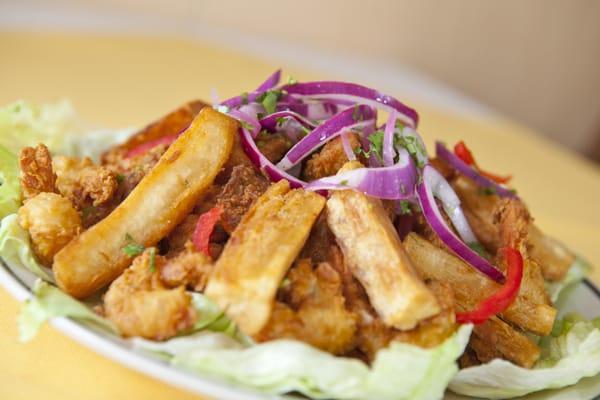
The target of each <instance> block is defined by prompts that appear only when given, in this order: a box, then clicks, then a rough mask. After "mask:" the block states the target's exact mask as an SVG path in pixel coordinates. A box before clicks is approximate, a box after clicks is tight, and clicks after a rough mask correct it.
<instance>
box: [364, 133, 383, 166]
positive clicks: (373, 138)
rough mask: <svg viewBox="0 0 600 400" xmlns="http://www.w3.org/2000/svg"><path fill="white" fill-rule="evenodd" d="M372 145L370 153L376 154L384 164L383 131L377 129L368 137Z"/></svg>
mask: <svg viewBox="0 0 600 400" xmlns="http://www.w3.org/2000/svg"><path fill="white" fill-rule="evenodd" d="M368 139H369V142H370V146H369V154H375V157H377V159H378V160H379V162H380V163H381V164H383V131H376V132H374V133H373V134H372V135H370V136H369V137H368Z"/></svg>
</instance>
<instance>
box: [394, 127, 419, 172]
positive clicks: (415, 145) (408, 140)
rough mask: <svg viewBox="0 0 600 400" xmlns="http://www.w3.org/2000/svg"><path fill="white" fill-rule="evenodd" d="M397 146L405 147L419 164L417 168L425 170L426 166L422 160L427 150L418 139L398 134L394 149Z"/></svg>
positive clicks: (395, 138)
mask: <svg viewBox="0 0 600 400" xmlns="http://www.w3.org/2000/svg"><path fill="white" fill-rule="evenodd" d="M396 146H401V147H404V148H405V149H406V151H408V154H410V156H411V157H412V158H413V160H414V162H415V164H417V167H419V168H423V167H424V166H425V163H424V162H423V160H422V158H421V155H423V154H424V153H425V149H424V148H423V146H422V145H421V142H419V140H418V139H417V138H416V137H414V136H403V135H398V134H396V135H394V147H396Z"/></svg>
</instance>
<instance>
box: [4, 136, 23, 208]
mask: <svg viewBox="0 0 600 400" xmlns="http://www.w3.org/2000/svg"><path fill="white" fill-rule="evenodd" d="M20 198H21V186H20V184H19V163H18V160H17V157H16V156H15V155H14V154H13V153H12V152H11V151H10V150H8V149H7V148H6V147H4V146H2V145H1V144H0V218H3V217H5V216H6V215H8V214H12V213H14V212H16V211H17V209H18V208H19V206H20V204H21V201H20Z"/></svg>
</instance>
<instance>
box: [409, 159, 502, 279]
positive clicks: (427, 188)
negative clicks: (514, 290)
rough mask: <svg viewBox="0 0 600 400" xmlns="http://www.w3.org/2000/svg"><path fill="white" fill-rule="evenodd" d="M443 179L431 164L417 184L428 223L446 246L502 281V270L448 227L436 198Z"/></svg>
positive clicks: (466, 260) (427, 166)
mask: <svg viewBox="0 0 600 400" xmlns="http://www.w3.org/2000/svg"><path fill="white" fill-rule="evenodd" d="M440 178H441V179H440ZM441 180H443V181H445V179H444V177H442V176H441V174H440V173H439V172H437V171H436V170H435V169H434V168H433V167H432V166H431V165H426V166H425V168H424V169H423V180H422V182H421V183H419V184H418V185H417V197H418V199H419V203H420V205H421V209H422V210H423V216H424V217H425V219H426V220H427V223H428V224H429V226H431V229H433V230H434V231H435V233H436V234H437V235H438V236H439V238H440V239H441V240H442V241H443V242H444V243H445V244H446V246H448V248H450V250H452V251H453V252H454V253H455V254H456V255H457V256H458V257H460V258H462V259H463V260H464V261H465V262H467V263H468V264H471V265H472V266H473V267H475V268H477V269H478V270H479V271H481V272H482V273H484V274H485V275H487V276H488V277H490V278H491V279H493V280H495V281H496V282H499V283H502V282H503V281H504V275H503V274H502V272H501V271H500V270H498V269H497V268H496V267H494V266H493V265H492V264H490V263H489V262H488V261H487V260H486V259H485V258H483V257H481V256H480V255H479V254H477V253H476V252H475V251H473V250H471V248H470V247H469V246H468V245H466V244H465V243H464V242H463V241H462V240H461V239H460V238H459V237H458V236H456V234H455V233H454V232H453V231H452V229H450V228H449V227H448V225H447V224H446V221H444V217H443V216H442V214H441V213H440V210H439V208H438V206H437V204H436V202H435V198H434V190H435V188H436V187H438V186H439V182H440V181H441ZM446 183H447V182H446Z"/></svg>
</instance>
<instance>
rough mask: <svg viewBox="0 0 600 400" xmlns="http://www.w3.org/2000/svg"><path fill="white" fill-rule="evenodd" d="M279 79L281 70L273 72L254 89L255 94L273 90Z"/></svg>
mask: <svg viewBox="0 0 600 400" xmlns="http://www.w3.org/2000/svg"><path fill="white" fill-rule="evenodd" d="M280 79H281V70H280V69H278V70H277V71H275V72H273V74H272V75H271V76H269V77H268V78H267V79H266V80H265V81H264V82H263V83H261V84H260V86H259V87H257V88H256V91H257V92H266V91H267V90H269V89H273V88H274V87H275V86H277V85H278V84H279V80H280Z"/></svg>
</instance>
